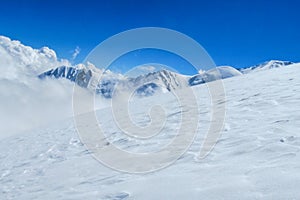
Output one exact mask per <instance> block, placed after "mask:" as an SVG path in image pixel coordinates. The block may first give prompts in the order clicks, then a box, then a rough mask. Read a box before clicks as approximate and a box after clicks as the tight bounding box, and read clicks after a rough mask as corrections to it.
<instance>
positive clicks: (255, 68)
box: [240, 60, 294, 74]
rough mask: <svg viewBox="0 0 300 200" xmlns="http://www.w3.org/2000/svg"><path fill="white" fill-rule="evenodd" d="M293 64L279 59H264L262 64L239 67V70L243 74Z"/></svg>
mask: <svg viewBox="0 0 300 200" xmlns="http://www.w3.org/2000/svg"><path fill="white" fill-rule="evenodd" d="M291 64H294V63H293V62H290V61H280V60H270V61H266V62H264V63H262V64H258V65H255V66H252V67H248V68H244V69H240V71H241V72H242V73H243V74H247V73H251V72H256V71H263V70H268V69H273V68H278V67H284V66H288V65H291Z"/></svg>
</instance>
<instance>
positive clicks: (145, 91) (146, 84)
mask: <svg viewBox="0 0 300 200" xmlns="http://www.w3.org/2000/svg"><path fill="white" fill-rule="evenodd" d="M291 64H293V63H292V62H289V61H277V60H271V61H268V62H265V63H262V64H259V65H256V66H252V67H249V68H244V69H239V70H238V69H235V68H233V67H230V66H221V67H217V68H214V69H211V70H208V71H204V72H201V73H199V74H196V75H194V76H187V75H182V74H178V73H175V72H172V71H168V70H165V69H163V70H160V71H156V72H151V73H148V74H145V75H140V76H138V77H135V78H131V77H126V76H124V75H121V74H116V73H113V72H111V71H109V70H107V71H104V70H102V69H98V68H95V67H93V66H89V65H88V66H82V65H80V66H77V67H67V66H61V67H57V68H54V69H51V70H48V71H46V72H44V73H42V74H40V75H39V76H38V77H39V78H40V79H45V78H56V79H59V78H66V79H68V80H70V81H72V82H75V83H76V84H77V85H79V86H81V87H83V88H87V89H90V90H95V91H96V93H97V94H100V95H102V96H103V97H105V98H111V97H112V96H113V95H114V93H115V94H117V93H118V90H128V91H130V90H134V91H135V94H136V95H138V96H149V95H153V94H154V93H156V92H158V91H159V92H168V91H172V90H176V89H179V88H184V87H189V86H195V85H199V84H204V83H207V82H211V81H215V80H220V79H226V78H230V77H233V76H239V75H242V74H247V73H251V72H255V71H263V70H267V69H272V68H277V67H282V66H288V65H291ZM96 75H101V79H100V81H98V80H95V79H96V78H95V77H99V76H96ZM116 86H117V87H116Z"/></svg>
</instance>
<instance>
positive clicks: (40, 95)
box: [0, 36, 79, 139]
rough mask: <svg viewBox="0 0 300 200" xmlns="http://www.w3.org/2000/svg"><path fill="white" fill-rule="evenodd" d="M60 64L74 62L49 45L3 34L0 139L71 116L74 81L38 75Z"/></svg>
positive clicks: (0, 54)
mask: <svg viewBox="0 0 300 200" xmlns="http://www.w3.org/2000/svg"><path fill="white" fill-rule="evenodd" d="M78 52H79V51H78ZM61 65H66V66H70V65H71V64H70V62H69V61H68V60H63V59H61V60H59V59H58V58H57V56H56V53H55V51H53V50H52V49H49V48H48V47H43V48H41V49H33V48H31V47H29V46H25V45H23V44H21V42H19V41H14V40H11V39H9V38H7V37H4V36H0V70H1V73H0V111H1V112H0V124H1V126H0V139H1V138H4V137H8V136H10V135H12V134H16V133H21V132H25V131H28V130H31V129H34V128H36V127H40V126H44V125H46V124H49V123H57V122H58V121H59V120H60V119H63V118H66V117H70V116H72V91H73V83H71V82H70V81H68V80H63V79H60V80H51V79H48V80H40V79H38V78H37V75H38V74H40V73H41V72H44V71H46V70H49V69H51V68H54V67H58V66H61Z"/></svg>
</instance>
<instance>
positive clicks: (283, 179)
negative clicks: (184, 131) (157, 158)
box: [0, 64, 300, 200]
mask: <svg viewBox="0 0 300 200" xmlns="http://www.w3.org/2000/svg"><path fill="white" fill-rule="evenodd" d="M299 77H300V65H299V64H294V65H290V66H288V67H284V68H276V69H270V70H267V71H256V72H255V73H251V74H246V75H243V76H236V77H232V78H230V79H224V80H223V83H224V86H225V90H226V102H220V103H225V104H226V113H227V114H226V121H225V126H224V130H223V132H222V136H221V138H220V140H219V141H218V143H217V145H216V146H215V148H214V150H213V151H212V152H211V153H210V154H209V155H208V156H207V157H206V158H205V159H203V160H198V159H197V155H198V152H199V149H200V146H201V143H202V141H203V137H204V133H205V130H207V128H208V125H209V121H210V114H211V110H210V106H209V105H210V99H209V92H208V91H207V87H206V86H205V85H203V84H202V85H198V86H195V87H192V88H193V90H194V92H195V94H196V95H197V101H198V104H199V111H200V113H201V116H200V121H199V128H198V137H197V138H196V140H195V141H194V143H193V145H192V146H191V148H190V149H189V150H188V152H187V153H186V154H184V156H183V157H182V158H181V159H179V160H178V161H177V162H176V163H175V164H173V165H172V166H170V167H169V168H166V169H163V170H160V171H157V172H154V173H150V174H146V175H132V174H126V173H119V172H116V171H113V170H111V169H109V168H106V167H104V166H103V165H101V164H100V163H98V162H97V161H96V160H95V159H93V157H92V156H91V155H90V154H89V153H88V151H87V150H86V149H85V147H84V146H83V145H82V143H81V142H80V140H79V138H78V136H77V133H76V128H75V126H74V122H73V120H72V119H69V120H62V121H61V122H60V123H55V124H52V125H50V126H46V127H44V128H39V129H36V130H35V131H30V132H26V133H22V134H19V135H15V136H12V137H10V138H6V139H3V140H0V160H1V165H0V197H1V198H0V199H18V200H19V199H83V198H84V199H103V200H107V199H111V200H121V199H128V200H129V199H149V200H150V199H173V200H176V199H180V200H181V199H191V200H198V199H230V200H231V199H249V200H250V199H251V200H252V199H299V198H300V191H299V185H300V173H299V169H300V163H299V160H300V107H299V99H300V79H299ZM175 99H176V98H175V97H174V96H173V95H172V93H165V94H163V93H158V94H156V95H153V96H151V97H148V98H143V99H140V98H137V99H134V100H133V101H132V102H131V104H130V105H129V107H130V111H131V112H132V116H133V120H135V122H136V123H138V124H141V125H144V124H147V122H148V121H149V119H148V118H147V117H145V113H144V111H147V110H148V109H149V107H148V105H149V104H150V105H151V104H153V103H155V102H160V103H161V104H163V105H164V108H165V110H166V113H167V114H168V115H167V116H168V121H167V123H166V126H165V127H164V129H163V130H162V133H161V134H159V135H158V136H156V137H154V138H153V139H151V140H145V141H144V140H143V141H136V140H134V139H132V138H127V137H125V136H124V135H123V134H122V133H121V132H120V131H119V130H118V128H117V127H116V126H115V125H114V123H113V116H112V115H111V113H110V108H105V109H101V110H98V111H97V116H98V120H99V121H100V123H101V124H103V126H104V127H103V128H104V130H106V132H107V137H108V140H109V141H110V142H111V143H113V144H114V145H117V146H119V147H120V148H123V149H126V150H128V151H133V152H140V151H142V152H143V151H151V150H155V149H157V148H159V147H161V145H164V144H166V143H167V142H168V141H169V140H170V139H172V137H173V136H174V134H176V133H175V131H176V127H177V125H178V121H179V119H180V112H181V111H180V105H178V104H177V103H176V100H175Z"/></svg>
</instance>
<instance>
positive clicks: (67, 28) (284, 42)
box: [0, 0, 300, 67]
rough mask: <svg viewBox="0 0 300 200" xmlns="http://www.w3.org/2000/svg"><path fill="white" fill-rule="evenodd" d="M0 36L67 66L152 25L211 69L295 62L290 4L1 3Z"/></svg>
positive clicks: (292, 0)
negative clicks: (199, 51) (186, 44)
mask: <svg viewBox="0 0 300 200" xmlns="http://www.w3.org/2000/svg"><path fill="white" fill-rule="evenodd" d="M0 5H1V6H0V8H1V11H0V35H5V36H8V37H10V38H12V39H17V40H20V41H22V43H24V44H26V45H30V46H32V47H34V48H40V47H42V46H49V47H50V48H52V49H54V50H55V51H56V52H57V54H58V56H59V57H61V58H68V59H70V58H71V57H72V51H73V50H74V49H75V47H76V46H79V47H80V49H81V52H80V54H79V56H78V57H77V58H76V60H75V62H80V61H81V60H82V59H84V58H85V56H86V55H87V53H88V52H89V51H91V50H92V49H93V48H94V47H95V46H96V45H97V44H99V43H100V42H101V41H103V40H105V39H106V38H107V37H109V36H112V35H114V34H116V33H119V32H121V31H124V30H127V29H132V28H137V27H145V26H157V27H165V28H170V29H174V30H177V31H180V32H182V33H185V34H187V35H189V36H190V37H192V38H194V39H195V40H197V41H198V42H199V43H200V44H201V45H202V46H203V47H204V48H205V49H206V50H207V51H208V53H209V54H210V55H211V56H212V58H213V59H214V61H215V62H216V64H217V65H232V66H234V67H246V66H251V65H254V64H257V63H260V62H263V61H266V60H270V59H281V60H291V61H300V16H299V8H300V1H298V0H260V1H259V0H251V1H250V0H229V1H225V0H219V1H216V0H206V1H201V0H199V1H197V0H194V1H193V0H182V1H176V0H99V1H96V0H95V1H91V0H84V1H76V0H75V1H71V0H69V1H57V0H51V1H47V0H44V1H39V0H35V1H34V0H27V1H25V0H24V1H21V0H20V1H15V0H6V1H3V0H2V1H1V4H0Z"/></svg>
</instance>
